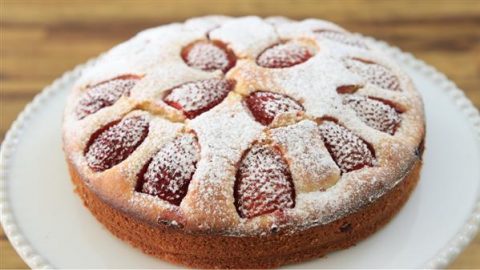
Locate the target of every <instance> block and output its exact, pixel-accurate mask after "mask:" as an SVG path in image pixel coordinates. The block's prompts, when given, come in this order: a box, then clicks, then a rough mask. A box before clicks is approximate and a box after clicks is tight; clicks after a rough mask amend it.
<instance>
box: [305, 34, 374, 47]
mask: <svg viewBox="0 0 480 270" xmlns="http://www.w3.org/2000/svg"><path fill="white" fill-rule="evenodd" d="M314 32H315V35H316V36H317V37H318V38H326V39H329V40H332V41H335V42H339V43H342V44H345V45H348V46H353V47H358V48H362V49H368V46H367V44H366V43H365V42H363V40H361V39H360V38H358V37H356V36H354V35H352V34H350V33H342V32H337V31H330V30H316V31H314Z"/></svg>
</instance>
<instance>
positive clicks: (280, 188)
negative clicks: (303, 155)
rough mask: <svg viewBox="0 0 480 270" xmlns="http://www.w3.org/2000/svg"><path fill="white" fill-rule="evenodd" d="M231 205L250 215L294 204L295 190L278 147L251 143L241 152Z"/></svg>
mask: <svg viewBox="0 0 480 270" xmlns="http://www.w3.org/2000/svg"><path fill="white" fill-rule="evenodd" d="M234 197H235V206H236V208H237V211H238V214H239V215H240V217H242V218H252V217H256V216H259V215H263V214H268V213H271V212H274V211H276V210H282V209H286V208H293V207H294V206H295V189H294V186H293V181H292V176H291V173H290V170H289V168H288V164H287V162H286V161H285V160H284V158H283V157H282V154H281V152H280V150H279V149H277V148H276V147H272V146H268V145H259V144H255V145H253V146H252V148H251V149H250V150H248V152H247V153H246V154H245V155H244V157H243V159H242V161H241V162H240V167H239V169H238V171H237V175H236V181H235V185H234Z"/></svg>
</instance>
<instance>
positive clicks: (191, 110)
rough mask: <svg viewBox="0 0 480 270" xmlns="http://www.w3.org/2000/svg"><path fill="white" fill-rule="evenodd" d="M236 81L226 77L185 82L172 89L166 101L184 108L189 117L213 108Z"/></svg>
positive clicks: (173, 105) (178, 107)
mask: <svg viewBox="0 0 480 270" xmlns="http://www.w3.org/2000/svg"><path fill="white" fill-rule="evenodd" d="M233 85H234V82H233V81H229V80H225V79H207V80H201V81H196V82H190V83H186V84H183V85H181V86H179V87H176V88H174V89H172V91H171V92H170V94H168V95H167V96H166V97H165V98H164V101H165V102H166V103H167V104H169V105H170V106H172V107H174V108H176V109H179V110H182V111H183V112H184V114H185V115H186V116H187V117H188V118H194V117H195V116H197V115H199V114H201V113H203V112H205V111H207V110H209V109H211V108H213V107H214V106H215V105H217V104H218V103H220V102H221V101H222V100H223V99H224V98H225V97H226V96H227V95H228V92H230V91H231V90H232V88H233Z"/></svg>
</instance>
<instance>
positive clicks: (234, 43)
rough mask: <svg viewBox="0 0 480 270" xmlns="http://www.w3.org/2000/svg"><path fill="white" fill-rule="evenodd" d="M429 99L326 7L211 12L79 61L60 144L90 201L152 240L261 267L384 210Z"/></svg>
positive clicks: (366, 231) (158, 249)
mask: <svg viewBox="0 0 480 270" xmlns="http://www.w3.org/2000/svg"><path fill="white" fill-rule="evenodd" d="M424 137H425V119H424V112H423V104H422V100H421V97H420V95H419V93H418V92H417V91H416V89H415V87H414V85H413V84H412V81H411V79H410V78H409V77H408V76H407V75H406V74H405V73H404V72H403V71H402V70H401V69H400V68H399V67H398V66H397V64H395V63H394V62H393V61H392V59H391V58H390V57H389V56H388V55H386V54H385V53H384V52H383V51H382V49H381V48H379V47H378V46H376V44H375V43H374V42H372V41H370V40H368V39H364V38H362V37H361V36H359V35H355V34H352V33H349V32H347V31H346V30H344V29H342V28H341V27H339V26H337V25H335V24H333V23H330V22H327V21H323V20H316V19H307V20H303V21H293V20H288V19H285V18H279V17H273V18H266V19H262V18H258V17H241V18H230V17H223V16H208V17H202V18H194V19H190V20H187V21H186V22H184V23H173V24H169V25H165V26H160V27H157V28H152V29H148V30H145V31H143V32H141V33H139V34H138V35H136V36H135V37H133V38H132V39H130V40H128V41H127V42H124V43H122V44H120V45H118V46H116V47H114V48H113V49H111V50H110V51H108V52H107V53H105V54H104V55H102V56H101V57H100V58H98V59H97V60H96V61H95V63H94V64H93V65H90V66H88V67H87V68H85V69H84V70H83V72H82V75H81V77H80V78H79V79H78V81H77V82H76V83H75V85H74V87H73V89H72V92H71V95H70V97H69V99H68V102H67V106H66V109H65V115H64V123H63V147H64V151H65V154H66V159H67V163H68V166H69V170H70V174H71V178H72V180H73V182H74V184H75V186H76V190H77V193H78V194H79V195H80V196H81V198H82V199H83V201H84V203H85V206H86V207H88V208H89V209H90V211H91V212H92V213H93V215H95V217H96V218H97V219H98V220H99V221H100V222H101V223H103V224H104V225H105V226H106V227H107V228H108V229H109V230H110V231H111V232H112V233H113V234H115V235H116V236H118V237H119V238H121V239H123V240H125V241H128V242H129V243H131V244H132V245H133V246H136V247H138V248H140V249H142V250H143V251H144V252H146V253H148V254H151V255H154V256H157V257H159V258H162V259H165V260H167V261H170V262H174V263H180V264H183V265H187V266H191V267H202V268H267V267H277V266H280V265H284V264H288V263H294V262H300V261H304V260H307V259H310V258H316V257H321V256H323V255H325V254H326V253H328V252H331V251H334V250H338V249H342V248H346V247H349V246H351V245H353V244H355V243H356V242H358V241H359V240H361V239H363V238H365V237H366V236H368V235H370V234H371V233H373V232H375V231H376V230H378V229H379V228H380V227H381V226H382V225H384V224H385V223H387V222H388V221H389V220H390V219H391V218H392V217H393V216H394V215H395V213H396V212H398V210H399V209H400V208H401V206H402V205H403V204H404V203H405V201H406V200H407V199H408V197H409V195H410V193H411V192H412V190H413V189H414V187H415V185H416V183H417V181H418V179H419V173H420V168H421V164H422V162H421V157H422V154H423V145H424Z"/></svg>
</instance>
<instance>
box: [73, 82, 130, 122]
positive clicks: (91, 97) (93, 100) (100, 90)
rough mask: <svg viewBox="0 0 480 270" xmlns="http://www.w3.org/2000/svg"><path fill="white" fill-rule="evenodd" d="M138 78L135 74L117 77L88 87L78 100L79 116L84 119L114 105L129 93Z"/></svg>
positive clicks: (77, 109)
mask: <svg viewBox="0 0 480 270" xmlns="http://www.w3.org/2000/svg"><path fill="white" fill-rule="evenodd" d="M138 79H139V78H138V77H134V76H129V77H124V78H117V79H112V80H109V81H106V82H103V83H100V84H97V85H94V86H91V87H89V88H87V90H86V92H85V93H84V94H83V95H82V97H81V98H80V100H79V101H78V105H77V108H76V111H77V116H78V118H79V119H82V118H84V117H86V116H87V115H89V114H92V113H95V112H97V111H98V110H100V109H102V108H104V107H107V106H111V105H113V104H114V103H115V102H116V101H117V100H118V99H119V98H120V97H121V96H122V95H124V94H126V95H129V93H130V90H131V89H132V88H133V87H134V86H135V84H136V83H137V81H138Z"/></svg>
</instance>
